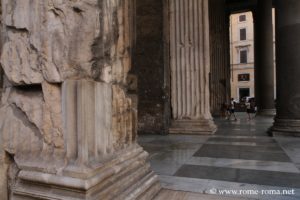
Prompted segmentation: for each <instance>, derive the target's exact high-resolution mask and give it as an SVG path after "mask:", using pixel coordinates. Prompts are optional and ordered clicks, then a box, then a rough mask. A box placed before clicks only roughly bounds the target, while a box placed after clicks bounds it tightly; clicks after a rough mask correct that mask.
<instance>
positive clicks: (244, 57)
mask: <svg viewBox="0 0 300 200" xmlns="http://www.w3.org/2000/svg"><path fill="white" fill-rule="evenodd" d="M247 57H248V56H247V50H241V51H240V63H247V62H248V58H247Z"/></svg>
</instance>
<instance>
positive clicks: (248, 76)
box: [238, 74, 250, 81]
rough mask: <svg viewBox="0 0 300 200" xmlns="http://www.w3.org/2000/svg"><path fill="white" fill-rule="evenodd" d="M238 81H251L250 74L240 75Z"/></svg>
mask: <svg viewBox="0 0 300 200" xmlns="http://www.w3.org/2000/svg"><path fill="white" fill-rule="evenodd" d="M238 81H250V74H239V75H238Z"/></svg>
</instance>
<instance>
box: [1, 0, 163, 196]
mask: <svg viewBox="0 0 300 200" xmlns="http://www.w3.org/2000/svg"><path fill="white" fill-rule="evenodd" d="M131 4H132V1H131V0H104V1H98V0H83V1H66V0H62V1H40V0H33V1H27V0H24V1H23V0H22V1H17V0H2V8H3V9H2V11H3V13H2V15H3V17H2V19H3V26H2V28H3V30H2V31H3V32H4V33H5V34H4V35H3V38H2V41H4V43H3V46H2V55H1V65H2V67H3V70H4V74H5V75H4V85H3V93H2V101H1V102H2V103H1V109H0V133H1V135H0V136H1V139H0V147H1V149H0V150H1V151H0V160H1V164H0V177H1V184H0V187H1V188H0V191H1V194H0V199H1V200H7V199H12V200H21V199H22V200H25V199H26V200H31V199H45V200H46V199H47V200H52V199H53V200H54V199H55V200H68V199H72V200H76V199H78V200H82V199H86V200H96V199H97V200H98V199H122V200H124V199H151V198H152V197H154V196H155V195H156V194H157V192H158V191H159V190H160V184H159V182H158V179H157V176H156V175H155V174H154V173H153V172H152V171H151V169H150V165H149V164H148V163H147V162H146V159H147V156H148V154H147V153H146V152H145V151H144V150H143V149H142V148H141V147H140V146H139V145H138V144H137V142H136V136H137V126H136V123H137V110H136V105H134V103H133V101H132V99H131V98H130V96H129V95H127V92H126V88H127V85H128V84H127V82H126V80H127V73H128V71H129V70H130V67H131V55H130V48H131V46H130V45H131V41H130V39H131V38H130V30H131V29H132V27H130V26H131V25H132V24H131V20H132V19H131V16H132V15H131V14H130V8H131V7H132V5H131ZM3 161H4V162H3ZM7 189H8V191H6V190H7Z"/></svg>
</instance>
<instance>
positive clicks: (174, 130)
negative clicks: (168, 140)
mask: <svg viewBox="0 0 300 200" xmlns="http://www.w3.org/2000/svg"><path fill="white" fill-rule="evenodd" d="M216 131H217V126H216V125H215V123H214V121H213V120H210V119H201V120H174V121H172V122H171V126H170V128H169V133H171V134H190V135H212V134H214V133H215V132H216Z"/></svg>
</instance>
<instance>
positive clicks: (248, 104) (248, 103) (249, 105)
mask: <svg viewBox="0 0 300 200" xmlns="http://www.w3.org/2000/svg"><path fill="white" fill-rule="evenodd" d="M245 106H246V112H247V115H248V120H251V102H250V101H249V100H248V101H246V103H245Z"/></svg>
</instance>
